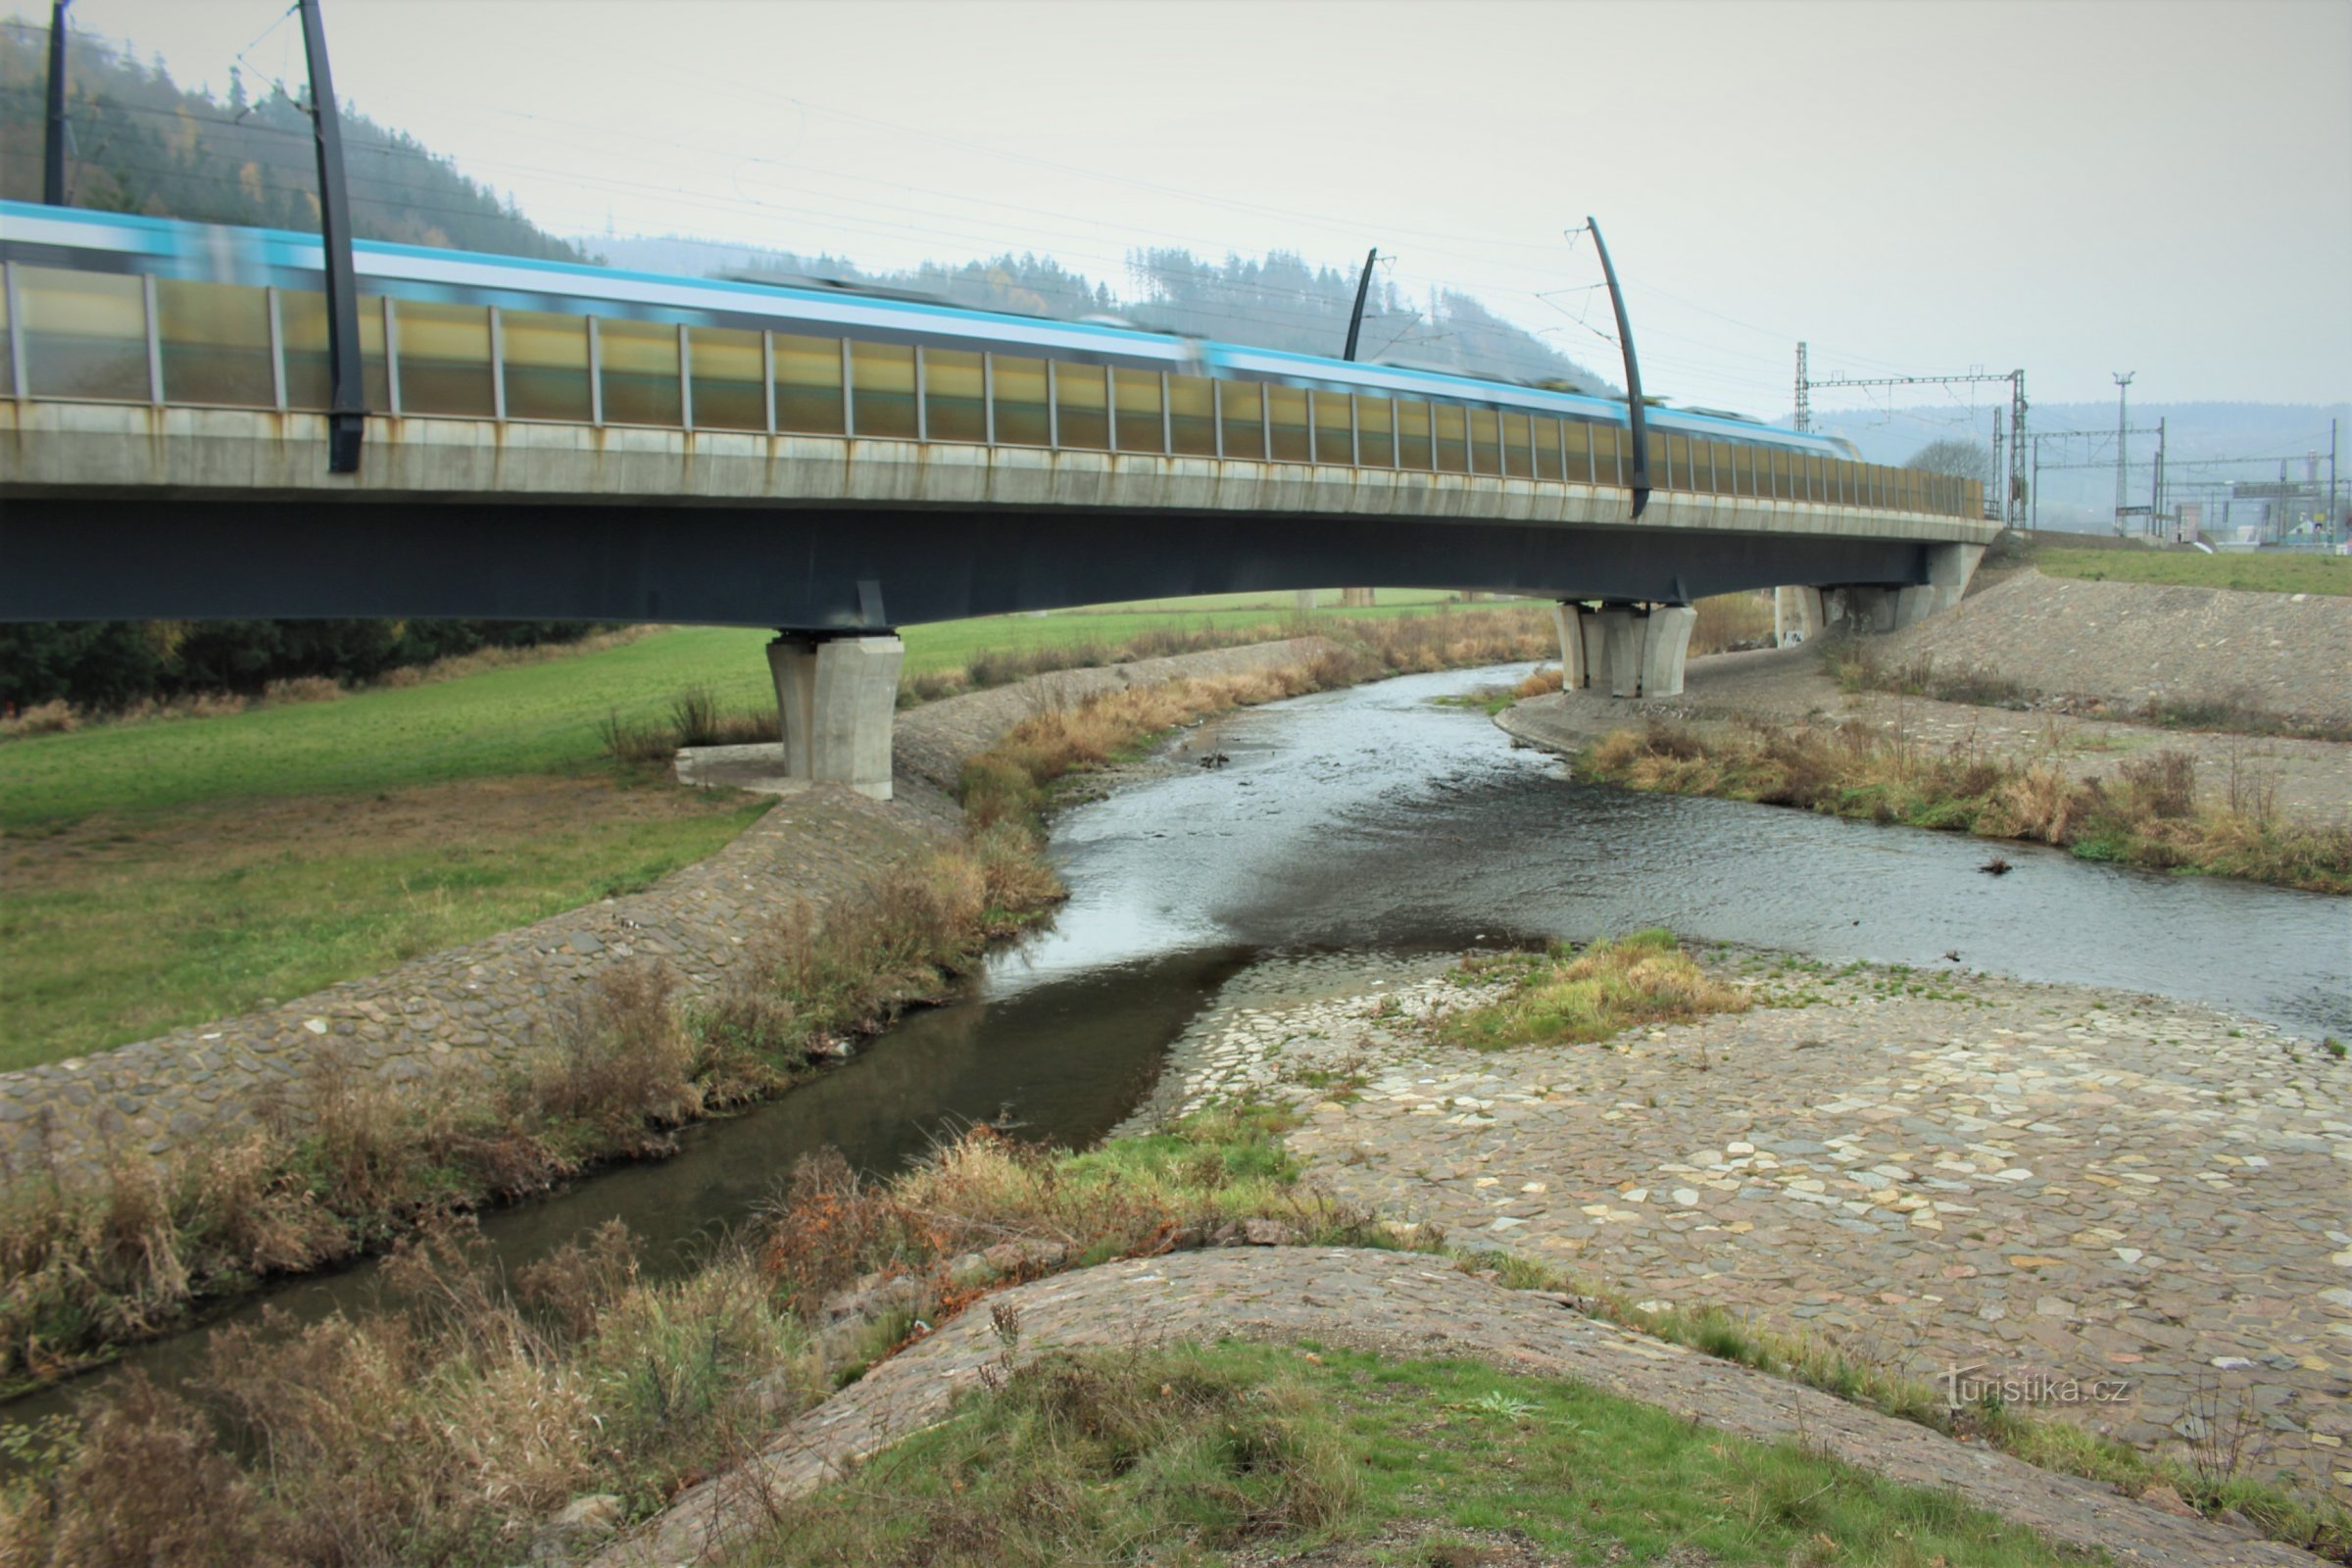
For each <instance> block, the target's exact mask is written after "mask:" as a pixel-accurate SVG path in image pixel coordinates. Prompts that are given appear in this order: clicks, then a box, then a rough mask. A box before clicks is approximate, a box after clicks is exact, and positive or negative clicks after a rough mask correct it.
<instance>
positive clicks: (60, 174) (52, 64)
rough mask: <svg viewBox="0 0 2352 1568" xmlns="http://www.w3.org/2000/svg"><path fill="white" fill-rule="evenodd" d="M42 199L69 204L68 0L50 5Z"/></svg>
mask: <svg viewBox="0 0 2352 1568" xmlns="http://www.w3.org/2000/svg"><path fill="white" fill-rule="evenodd" d="M41 200H42V201H44V202H46V203H47V204H48V205H50V206H51V207H63V206H65V205H66V0H57V3H56V4H55V5H53V6H51V7H50V8H49V129H48V134H47V136H46V138H45V139H44V141H43V143H42V147H41Z"/></svg>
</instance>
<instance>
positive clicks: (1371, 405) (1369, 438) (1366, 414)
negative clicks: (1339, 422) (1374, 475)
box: [1355, 398, 1397, 468]
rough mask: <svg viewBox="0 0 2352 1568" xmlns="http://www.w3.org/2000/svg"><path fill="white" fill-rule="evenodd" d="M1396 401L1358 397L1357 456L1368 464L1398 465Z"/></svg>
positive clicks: (1375, 465)
mask: <svg viewBox="0 0 2352 1568" xmlns="http://www.w3.org/2000/svg"><path fill="white" fill-rule="evenodd" d="M1396 423H1397V405H1396V404H1394V403H1391V402H1390V401H1389V400H1388V399H1387V398H1357V399H1356V400H1355V432H1356V434H1355V450H1356V456H1357V457H1358V458H1360V459H1361V460H1362V462H1363V463H1364V465H1365V466H1367V467H1374V468H1393V467H1395V466H1397V441H1396V429H1395V425H1396Z"/></svg>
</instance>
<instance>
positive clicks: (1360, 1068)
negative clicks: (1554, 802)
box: [1157, 956, 2352, 1500]
mask: <svg viewBox="0 0 2352 1568" xmlns="http://www.w3.org/2000/svg"><path fill="white" fill-rule="evenodd" d="M1750 962H1751V963H1758V960H1750ZM1758 966H1759V967H1760V963H1759V964H1758ZM1727 972H1728V973H1730V974H1732V975H1733V976H1735V977H1737V976H1738V973H1739V971H1738V969H1737V968H1736V967H1734V968H1732V969H1729V970H1727ZM1779 976H1780V977H1779V978H1768V979H1763V980H1760V981H1758V982H1757V994H1758V996H1759V998H1761V999H1767V1000H1770V999H1778V1000H1779V1001H1780V1002H1781V1003H1783V1004H1785V1005H1760V1006H1758V1007H1756V1008H1755V1009H1753V1010H1752V1011H1749V1012H1746V1013H1743V1014H1730V1015H1722V1016H1717V1017H1713V1018H1709V1019H1707V1020H1705V1021H1703V1022H1701V1023H1697V1024H1692V1025H1688V1026H1679V1027H1674V1028H1661V1029H1643V1030H1636V1031H1633V1032H1631V1033H1629V1034H1627V1035H1625V1036H1621V1037H1620V1038H1619V1039H1618V1040H1617V1041H1614V1042H1611V1043H1609V1044H1606V1045H1598V1046H1567V1047H1548V1048H1539V1047H1529V1048H1522V1049H1518V1050H1512V1051H1498V1052H1479V1051H1470V1050H1464V1049H1459V1048H1453V1047H1448V1046H1445V1045H1443V1044H1440V1043H1439V1042H1437V1041H1436V1040H1435V1039H1434V1038H1433V1037H1432V1034H1431V1030H1430V1027H1429V1025H1428V1023H1427V1022H1426V1021H1425V1020H1426V1019H1427V1018H1429V1017H1430V1016H1431V1015H1433V1014H1436V1013H1440V1012H1443V1011H1446V1010H1448V1009H1452V1008H1456V1007H1461V1006H1466V1005H1474V1004H1476V1003H1477V1002H1479V1001H1482V1000H1484V999H1485V998H1486V997H1487V996H1489V995H1491V994H1492V992H1491V990H1490V989H1487V988H1482V987H1479V986H1476V985H1469V984H1465V983H1464V982H1463V981H1462V980H1461V979H1460V978H1459V977H1458V976H1454V975H1449V974H1446V973H1442V972H1436V970H1435V968H1434V966H1433V965H1432V964H1431V963H1430V962H1429V961H1428V960H1414V961H1411V962H1397V963H1396V964H1394V965H1393V966H1392V967H1391V968H1390V969H1389V970H1388V971H1387V972H1386V974H1385V975H1383V974H1382V972H1381V971H1380V970H1379V969H1378V967H1377V965H1376V964H1374V963H1369V962H1368V960H1366V959H1365V958H1363V957H1362V956H1341V957H1335V958H1329V959H1292V960H1282V961H1280V962H1278V963H1275V964H1269V965H1261V966H1260V967H1259V968H1258V969H1256V970H1253V971H1250V972H1246V973H1245V974H1243V975H1241V976H1237V977H1236V979H1235V981H1234V982H1233V983H1232V985H1233V989H1232V991H1231V992H1230V994H1229V995H1228V997H1227V998H1226V999H1225V1000H1224V1001H1223V1002H1222V1004H1221V1005H1219V1006H1217V1007H1215V1008H1213V1009H1211V1010H1210V1011H1208V1012H1206V1013H1204V1014H1203V1015H1202V1017H1201V1018H1200V1019H1199V1020H1197V1021H1196V1022H1195V1023H1194V1024H1193V1025H1192V1026H1191V1027H1190V1028H1189V1029H1188V1030H1187V1032H1186V1034H1185V1035H1184V1036H1183V1037H1182V1038H1181V1039H1180V1040H1179V1042H1178V1044H1177V1046H1176V1048H1175V1051H1174V1054H1173V1055H1172V1057H1171V1059H1170V1062H1169V1065H1168V1068H1167V1071H1166V1073H1165V1075H1164V1077H1163V1080H1162V1087H1161V1092H1160V1098H1159V1100H1158V1102H1157V1109H1158V1110H1159V1111H1160V1112H1162V1113H1167V1112H1176V1111H1182V1110H1187V1109H1192V1108H1196V1107H1198V1106H1200V1105H1201V1104H1204V1103H1209V1102H1211V1101H1213V1100H1215V1099H1216V1098H1218V1097H1220V1096H1257V1097H1262V1096H1273V1097H1276V1098H1281V1099H1286V1100H1290V1101H1292V1102H1293V1103H1298V1104H1299V1105H1300V1106H1301V1107H1302V1108H1304V1109H1305V1110H1306V1112H1307V1117H1308V1120H1307V1124H1306V1125H1305V1126H1304V1127H1302V1128H1301V1129H1299V1131H1298V1132H1296V1133H1294V1134H1293V1135H1292V1137H1291V1145H1292V1148H1293V1149H1294V1150H1295V1151H1297V1152H1299V1153H1300V1154H1302V1155H1304V1156H1306V1157H1307V1158H1308V1159H1309V1160H1310V1162H1311V1164H1312V1167H1313V1169H1314V1170H1315V1171H1317V1172H1318V1173H1319V1174H1320V1175H1321V1177H1322V1179H1324V1180H1326V1181H1327V1182H1329V1184H1330V1185H1331V1186H1332V1187H1333V1188H1334V1189H1335V1190H1336V1191H1337V1192H1338V1193H1339V1194H1340V1195H1341V1196H1343V1197H1345V1198H1349V1199H1353V1200H1355V1201H1361V1202H1365V1203H1368V1204H1370V1205H1372V1206H1373V1207H1375V1208H1377V1209H1378V1210H1379V1211H1380V1212H1381V1213H1382V1214H1384V1215H1386V1216H1388V1217H1390V1218H1391V1219H1392V1220H1396V1221H1401V1222H1404V1223H1408V1224H1411V1223H1420V1224H1434V1225H1437V1226H1439V1227H1442V1228H1443V1230H1444V1232H1445V1235H1446V1240H1447V1242H1448V1243H1449V1244H1451V1245H1453V1246H1456V1247H1465V1246H1466V1247H1470V1248H1495V1249H1501V1250H1509V1251H1512V1252H1517V1253H1521V1254H1524V1255H1527V1256H1530V1257H1535V1258H1540V1259H1544V1260H1545V1261H1548V1262H1552V1263H1555V1264H1557V1265H1559V1266H1561V1267H1563V1268H1565V1269H1568V1270H1569V1271H1571V1272H1573V1273H1574V1274H1576V1275H1577V1276H1578V1277H1579V1278H1581V1279H1583V1280H1585V1281H1587V1282H1589V1283H1591V1284H1593V1285H1595V1286H1598V1287H1602V1288H1607V1289H1611V1290H1613V1291H1617V1292H1621V1293H1623V1294H1625V1295H1626V1296H1627V1297H1628V1298H1630V1299H1634V1300H1637V1301H1643V1302H1653V1303H1657V1304H1659V1305H1673V1306H1680V1307H1701V1306H1708V1305H1714V1306H1720V1307H1723V1308H1725V1309H1727V1310H1729V1311H1731V1312H1734V1313H1736V1314H1739V1315H1740V1316H1742V1317H1745V1318H1749V1319H1752V1320H1753V1321H1755V1322H1757V1323H1759V1324H1761V1325H1764V1326H1767V1327H1770V1328H1773V1329H1777V1330H1780V1331H1783V1332H1785V1333H1789V1334H1805V1333H1820V1334H1826V1335H1828V1336H1829V1337H1831V1338H1832V1339H1833V1340H1834V1341H1835V1342H1837V1343H1838V1344H1840V1345H1842V1346H1845V1347H1849V1348H1853V1349H1854V1350H1856V1351H1858V1352H1859V1353H1861V1354H1863V1355H1864V1356H1865V1357H1866V1358H1869V1359H1873V1360H1877V1361H1882V1362H1886V1363H1891V1364H1895V1365H1898V1366H1900V1367H1901V1368H1902V1369H1904V1370H1905V1371H1907V1372H1909V1373H1911V1374H1913V1375H1915V1376H1919V1377H1921V1378H1925V1379H1928V1380H1931V1381H1935V1380H1937V1379H1941V1378H1945V1377H1946V1376H1947V1375H1949V1374H1955V1373H1956V1374H1958V1378H1959V1381H1960V1387H1959V1392H1960V1393H1962V1394H1963V1395H1964V1396H1965V1395H1967V1394H1968V1393H1970V1392H1971V1391H1975V1390H1980V1389H1981V1388H1982V1387H1984V1386H1985V1385H1988V1384H1990V1385H2000V1384H2006V1385H2008V1386H2009V1387H2010V1388H2011V1389H2012V1390H2013V1391H2016V1393H2015V1402H2023V1403H2034V1402H2037V1401H2039V1402H2048V1401H2049V1400H2050V1399H2051V1398H2063V1397H2064V1395H2065V1391H2066V1387H2067V1383H2068V1380H2070V1379H2071V1380H2072V1381H2073V1387H2074V1389H2075V1391H2076V1393H2077V1395H2078V1397H2079V1402H2077V1403H2075V1404H2074V1405H2072V1406H2071V1407H2069V1408H2065V1409H2063V1410H2060V1411H2058V1412H2057V1413H2059V1414H2062V1415H2063V1416H2065V1417H2066V1418H2068V1419H2073V1420H2079V1421H2082V1422H2085V1423H2087V1424H2089V1425H2091V1426H2093V1427H2096V1428H2098V1429H2100V1430H2103V1431H2106V1432H2108V1433H2110V1434H2112V1435H2114V1436H2115V1437H2118V1438H2120V1439H2122V1440H2124V1441H2126V1442H2129V1443H2131V1444H2134V1445H2136V1446H2141V1447H2143V1448H2148V1449H2164V1448H2172V1449H2176V1450H2178V1451H2180V1452H2183V1453H2194V1452H2196V1451H2198V1450H2200V1449H2202V1450H2203V1451H2206V1452H2208V1453H2219V1452H2221V1451H2223V1450H2226V1449H2228V1448H2229V1447H2230V1446H2235V1447H2236V1449H2237V1451H2238V1455H2239V1462H2241V1463H2243V1464H2245V1465H2247V1466H2249V1467H2250V1468H2252V1469H2254V1470H2256V1471H2260V1472H2264V1473H2272V1474H2278V1473H2283V1474H2285V1475H2288V1476H2292V1477H2296V1478H2298V1479H2300V1480H2302V1481H2304V1482H2306V1483H2309V1484H2312V1485H2315V1486H2317V1487H2320V1488H2322V1489H2324V1490H2327V1491H2330V1492H2332V1493H2333V1494H2334V1495H2336V1496H2338V1497H2339V1498H2344V1499H2347V1500H2352V1447H2348V1446H2347V1445H2352V1212H2348V1211H2347V1207H2346V1204H2345V1195H2346V1193H2347V1192H2348V1191H2352V1064H2348V1063H2345V1062H2343V1061H2339V1060H2337V1059H2335V1058H2334V1057H2332V1056H2331V1055H2329V1054H2327V1052H2325V1051H2324V1050H2322V1049H2321V1048H2320V1047H2318V1046H2315V1045H2312V1044H2309V1043H2307V1042H2301V1041H2297V1040H2295V1039H2293V1038H2291V1037H2288V1036H2285V1035H2282V1034H2280V1033H2279V1032H2278V1031H2277V1030H2274V1029H2271V1028H2269V1027H2267V1026H2265V1025H2262V1024H2259V1023H2255V1022H2252V1021H2249V1020H2245V1019H2239V1018H2232V1017H2229V1016H2228V1015H2226V1014H2223V1013H2219V1012H2215V1011H2213V1010H2211V1009H2209V1008H2205V1007H2200V1006H2197V1005H2193V1004H2189V1003H2182V1002H2175V1001H2170V1000H2166V999H2162V998H2154V997H2145V996H2138V995H2134V994H2131V993H2127V992H2118V991H2103V990H2095V989H2091V988H2088V987H2081V986H2057V985H2039V984H2031V983H2027V982H2023V981H2013V980H2004V979H1999V978H1995V977H1990V976H1984V975H1973V974H1952V973H1948V972H1946V973H1941V974H1937V975H1935V976H1933V977H1922V976H1920V975H1918V974H1916V973H1910V972H1904V971H1895V970H1880V969H1867V968H1856V969H1855V970H1853V971H1852V972H1850V973H1847V974H1845V975H1843V976H1842V977H1832V976H1826V975H1823V974H1821V973H1820V972H1818V970H1817V969H1816V968H1815V967H1814V966H1805V967H1802V968H1795V969H1791V970H1788V971H1779ZM1922 993H1926V994H1922ZM1335 1081H1336V1082H1338V1083H1344V1084H1351V1085H1354V1086H1356V1087H1355V1089H1354V1090H1353V1091H1352V1092H1350V1093H1345V1094H1343V1093H1340V1092H1338V1091H1337V1090H1335V1089H1334V1088H1331V1087H1329V1086H1330V1085H1331V1084H1333V1083H1334V1082H1335ZM1318 1086H1321V1087H1318ZM2094 1385H2096V1386H2098V1387H2095V1388H2094ZM2110 1394H2111V1395H2113V1397H2105V1396H2107V1395H2110Z"/></svg>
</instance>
